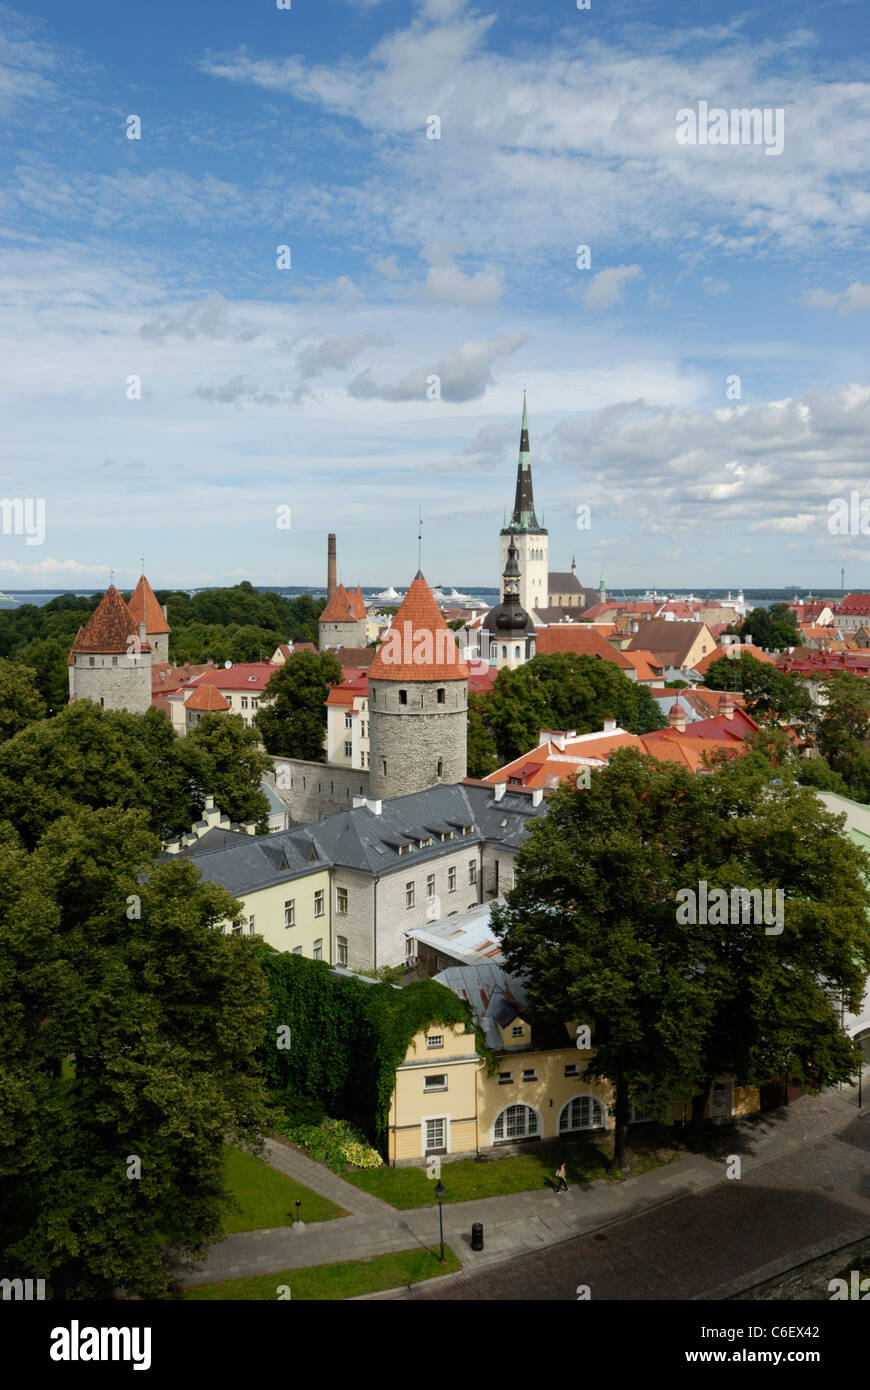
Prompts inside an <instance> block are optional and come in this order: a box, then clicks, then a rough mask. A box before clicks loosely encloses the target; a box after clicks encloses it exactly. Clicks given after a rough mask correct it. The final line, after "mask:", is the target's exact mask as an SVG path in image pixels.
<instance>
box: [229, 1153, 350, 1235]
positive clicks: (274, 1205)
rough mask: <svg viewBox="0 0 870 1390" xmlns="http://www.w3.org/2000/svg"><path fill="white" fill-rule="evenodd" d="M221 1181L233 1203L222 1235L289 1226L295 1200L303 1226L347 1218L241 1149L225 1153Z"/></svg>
mask: <svg viewBox="0 0 870 1390" xmlns="http://www.w3.org/2000/svg"><path fill="white" fill-rule="evenodd" d="M224 1178H225V1181H226V1185H227V1190H228V1191H229V1192H230V1193H231V1194H232V1196H233V1198H234V1201H235V1206H234V1207H232V1208H231V1209H230V1211H229V1212H228V1213H227V1215H226V1217H225V1218H224V1235H228V1236H229V1235H235V1233H236V1232H237V1231H259V1230H262V1229H263V1228H264V1227H274V1226H289V1225H290V1224H291V1222H293V1221H295V1220H296V1206H295V1203H296V1201H297V1200H299V1201H300V1202H301V1203H302V1206H301V1208H300V1213H299V1214H300V1216H301V1218H302V1220H303V1221H304V1222H305V1224H306V1226H307V1225H308V1224H309V1222H313V1221H332V1220H333V1218H334V1217H336V1216H346V1215H347V1213H346V1212H345V1211H343V1210H342V1208H341V1207H337V1206H336V1205H335V1203H334V1202H330V1201H328V1199H327V1198H326V1197H321V1196H320V1194H319V1193H318V1192H312V1191H311V1189H310V1188H309V1187H302V1186H301V1185H300V1184H299V1183H297V1182H294V1181H293V1179H292V1178H288V1177H287V1176H286V1175H285V1174H284V1173H279V1172H278V1170H277V1168H272V1167H270V1165H269V1164H268V1163H263V1161H262V1160H261V1159H259V1158H254V1157H253V1156H252V1155H251V1154H247V1153H244V1152H243V1150H242V1149H234V1148H227V1150H226V1151H225V1155H224Z"/></svg>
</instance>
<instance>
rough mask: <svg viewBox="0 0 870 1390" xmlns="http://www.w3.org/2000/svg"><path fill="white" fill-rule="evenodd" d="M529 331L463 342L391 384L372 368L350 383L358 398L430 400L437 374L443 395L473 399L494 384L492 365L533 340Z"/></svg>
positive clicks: (450, 399) (462, 399)
mask: <svg viewBox="0 0 870 1390" xmlns="http://www.w3.org/2000/svg"><path fill="white" fill-rule="evenodd" d="M529 339H530V335H529V334H528V333H511V334H509V335H508V336H507V337H504V338H496V339H485V338H479V339H475V340H473V341H469V342H466V343H463V344H462V346H461V347H459V348H457V350H456V351H455V352H451V353H448V355H447V356H446V357H443V358H442V359H441V360H440V361H439V362H437V363H435V365H434V366H432V367H420V368H418V369H417V370H416V371H413V372H409V373H408V375H407V376H404V377H402V378H401V380H399V381H398V382H396V384H395V385H393V386H389V385H386V384H383V383H378V382H376V381H374V380H373V379H372V376H371V369H370V368H367V369H366V370H365V371H364V372H360V374H359V376H357V377H355V378H354V380H353V381H352V382H351V383H350V384H349V386H348V388H347V389H348V393H349V395H351V396H353V397H355V399H357V400H383V401H424V402H425V401H426V400H427V399H428V397H427V390H428V389H429V388H430V385H431V384H432V383H431V378H432V377H433V376H434V377H437V378H438V382H439V388H438V389H439V390H440V399H441V400H444V401H473V400H477V399H479V398H480V397H481V396H483V395H484V394H485V392H486V388H487V387H488V386H490V385H491V384H492V380H493V378H492V366H493V363H494V362H496V361H497V360H498V358H500V357H507V356H510V355H511V354H512V353H515V352H517V351H518V350H519V349H520V348H521V347H522V346H523V345H524V344H525V343H527V342H529Z"/></svg>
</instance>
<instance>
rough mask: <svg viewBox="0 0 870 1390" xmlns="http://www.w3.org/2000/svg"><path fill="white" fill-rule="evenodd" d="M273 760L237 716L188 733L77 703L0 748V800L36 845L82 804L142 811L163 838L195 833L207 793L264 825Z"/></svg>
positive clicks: (156, 720) (229, 810) (156, 715)
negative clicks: (263, 782) (264, 785)
mask: <svg viewBox="0 0 870 1390" xmlns="http://www.w3.org/2000/svg"><path fill="white" fill-rule="evenodd" d="M270 765H271V759H270V758H268V757H266V756H265V755H264V754H262V753H260V752H258V750H257V736H256V733H255V732H254V731H253V730H252V729H244V728H243V727H242V720H241V717H240V716H239V715H206V716H205V717H204V718H203V719H202V720H201V721H200V722H199V724H198V726H197V727H196V728H195V729H193V730H191V732H190V733H189V734H188V735H187V737H186V738H183V739H182V738H178V736H177V735H176V734H175V732H174V730H173V728H172V726H171V724H170V723H169V720H168V719H167V718H166V716H165V715H164V714H162V713H161V711H160V710H157V709H150V710H148V711H147V713H145V714H128V713H127V712H126V711H118V710H104V709H101V708H100V706H99V705H96V704H94V702H93V701H91V700H76V701H75V702H74V703H73V704H71V705H68V706H67V707H66V708H65V709H64V710H62V712H61V713H60V714H59V715H58V716H57V717H56V718H55V719H43V720H38V721H36V722H35V723H32V724H29V725H28V726H27V727H26V728H24V729H22V730H20V732H18V733H17V734H15V735H14V737H12V738H10V739H7V741H6V742H5V743H2V744H0V802H2V806H3V813H4V815H6V816H7V817H8V818H9V819H10V820H11V821H12V822H13V824H14V825H15V826H16V827H17V829H18V831H19V834H20V835H21V837H22V839H23V840H24V843H25V844H26V845H28V846H29V847H31V848H32V847H33V846H34V845H36V843H37V842H38V841H39V839H40V837H41V836H42V835H43V834H44V832H45V831H46V830H47V829H48V828H49V827H50V826H51V825H52V824H53V822H55V821H56V820H58V819H59V818H60V817H61V816H64V815H69V814H73V813H74V812H75V811H76V810H77V809H79V808H80V807H89V808H90V809H92V810H101V809H104V808H107V807H114V808H117V809H120V810H126V809H142V810H143V811H144V813H145V815H146V817H147V823H148V825H149V828H150V829H151V830H152V831H153V832H154V833H156V834H158V835H159V836H161V838H164V839H165V838H168V837H169V836H171V835H175V834H179V833H183V832H185V831H187V830H189V829H190V826H191V824H192V823H193V822H194V821H195V820H198V819H199V817H200V815H201V812H202V809H203V806H204V804H205V797H206V796H207V795H209V794H211V795H213V796H214V797H215V801H216V802H217V804H218V806H219V807H220V809H221V810H222V811H223V812H224V813H225V814H226V815H228V816H229V817H230V819H231V820H255V821H257V822H259V823H260V824H261V826H263V827H265V824H266V820H267V817H268V810H269V807H268V802H267V801H266V798H265V797H264V796H263V794H262V792H261V791H260V789H259V783H260V777H261V775H262V772H263V771H265V770H266V768H267V767H269V766H270Z"/></svg>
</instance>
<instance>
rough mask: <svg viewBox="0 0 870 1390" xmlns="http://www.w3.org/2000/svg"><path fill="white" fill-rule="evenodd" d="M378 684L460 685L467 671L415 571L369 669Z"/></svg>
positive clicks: (451, 634) (435, 605)
mask: <svg viewBox="0 0 870 1390" xmlns="http://www.w3.org/2000/svg"><path fill="white" fill-rule="evenodd" d="M369 675H370V676H371V677H372V678H373V679H375V680H382V681H437V680H445V681H464V680H468V667H467V666H466V664H465V662H464V661H463V660H462V658H461V656H460V655H459V648H458V647H457V645H456V641H455V638H454V636H453V633H452V632H451V631H450V628H449V627H448V626H447V624H446V623H445V621H444V618H443V615H442V613H441V609H440V608H439V607H438V604H437V603H436V602H435V600H434V598H433V597H432V590H431V589H430V588H429V585H428V584H427V583H426V580H425V579H424V578H423V575H422V574H421V573H420V571H419V570H418V571H417V573H416V575H415V576H414V578H413V579H412V581H411V587H410V588H409V590H408V592H407V594H406V595H405V597H404V599H403V600H402V603H401V606H400V608H399V611H398V613H397V614H396V616H395V617H394V619H393V622H392V625H391V627H390V630H389V632H388V633H387V636H386V638H385V640H384V641H383V642H382V644H381V646H380V647H379V648H378V650H377V652H376V654H375V659H374V661H373V662H372V664H371V666H370V667H369Z"/></svg>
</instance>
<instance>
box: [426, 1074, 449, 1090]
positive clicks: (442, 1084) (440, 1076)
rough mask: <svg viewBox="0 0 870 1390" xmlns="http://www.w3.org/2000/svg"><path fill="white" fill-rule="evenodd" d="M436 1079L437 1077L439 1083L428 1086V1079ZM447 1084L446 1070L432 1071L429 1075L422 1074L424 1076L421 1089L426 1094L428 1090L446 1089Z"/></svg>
mask: <svg viewBox="0 0 870 1390" xmlns="http://www.w3.org/2000/svg"><path fill="white" fill-rule="evenodd" d="M436 1079H437V1081H438V1082H439V1084H438V1085H437V1086H430V1085H429V1082H430V1081H435V1080H436ZM447 1084H448V1083H447V1072H446V1071H437V1072H433V1073H431V1075H429V1076H425V1075H424V1077H423V1091H424V1092H425V1094H426V1095H428V1094H429V1092H430V1091H446V1090H447Z"/></svg>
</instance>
